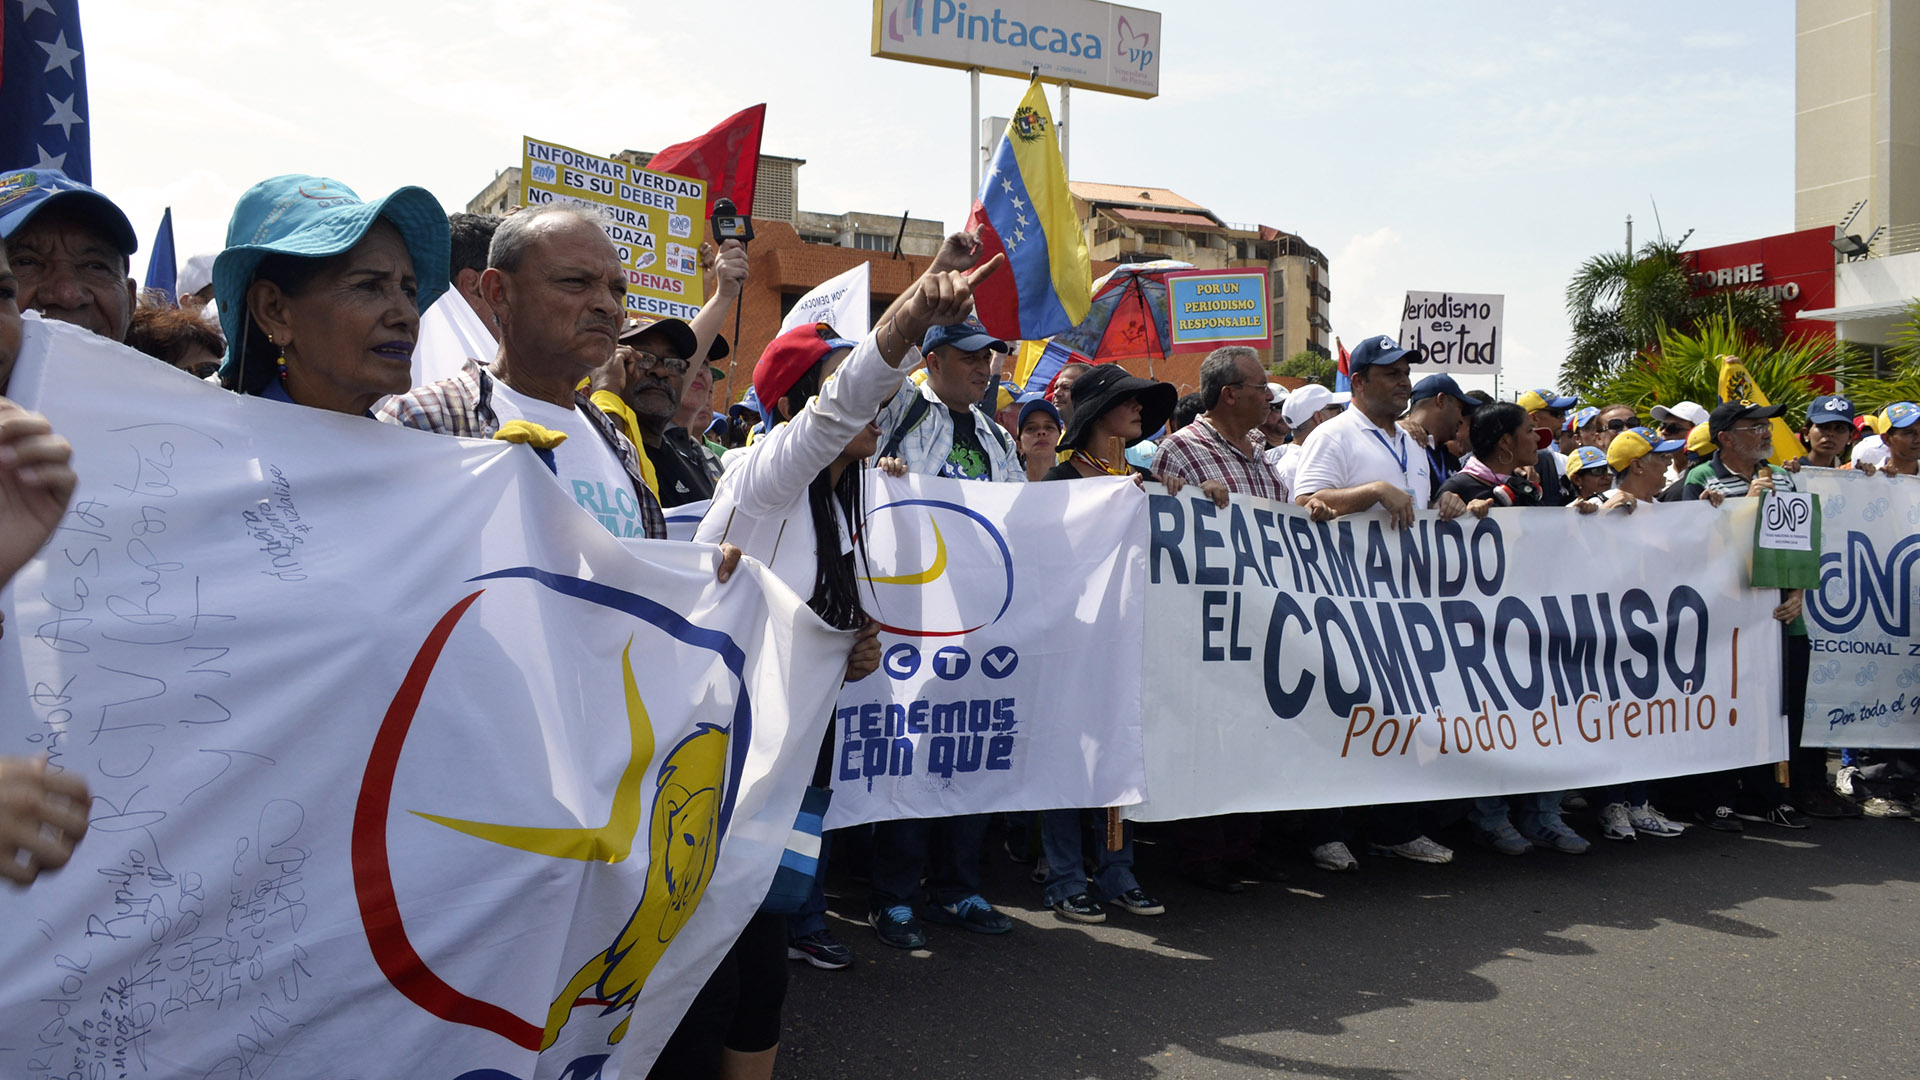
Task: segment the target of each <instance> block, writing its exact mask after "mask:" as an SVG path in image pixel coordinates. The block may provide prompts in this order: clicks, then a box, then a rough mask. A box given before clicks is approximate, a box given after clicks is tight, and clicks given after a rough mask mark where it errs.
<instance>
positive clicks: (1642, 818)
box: [1627, 803, 1687, 836]
mask: <svg viewBox="0 0 1920 1080" xmlns="http://www.w3.org/2000/svg"><path fill="white" fill-rule="evenodd" d="M1627 820H1628V821H1631V822H1632V823H1633V831H1634V832H1636V833H1640V834H1641V835H1644V836H1679V835H1680V834H1681V833H1683V832H1686V831H1687V827H1686V826H1685V825H1682V824H1680V823H1679V822H1677V821H1673V820H1670V819H1669V818H1668V817H1667V815H1665V814H1663V813H1661V812H1660V811H1658V810H1655V809H1654V808H1653V804H1652V803H1641V804H1640V805H1639V806H1630V807H1628V808H1627Z"/></svg>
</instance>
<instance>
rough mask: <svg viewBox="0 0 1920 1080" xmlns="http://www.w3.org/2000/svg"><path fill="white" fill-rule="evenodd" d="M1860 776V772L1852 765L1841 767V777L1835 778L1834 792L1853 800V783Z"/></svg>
mask: <svg viewBox="0 0 1920 1080" xmlns="http://www.w3.org/2000/svg"><path fill="white" fill-rule="evenodd" d="M1859 775H1860V770H1859V769H1857V768H1855V767H1854V766H1852V765H1842V766H1840V773H1839V775H1837V776H1835V777H1834V778H1833V790H1834V791H1836V792H1838V793H1839V794H1841V795H1845V796H1847V797H1848V798H1852V797H1853V796H1854V794H1855V792H1854V790H1853V781H1854V778H1855V777H1857V776H1859Z"/></svg>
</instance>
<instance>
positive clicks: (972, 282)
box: [967, 251, 1007, 289]
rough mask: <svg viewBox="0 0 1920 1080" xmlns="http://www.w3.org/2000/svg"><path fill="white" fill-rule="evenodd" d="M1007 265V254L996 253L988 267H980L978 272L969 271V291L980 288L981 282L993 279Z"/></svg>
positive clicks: (987, 263) (1002, 252) (988, 261)
mask: <svg viewBox="0 0 1920 1080" xmlns="http://www.w3.org/2000/svg"><path fill="white" fill-rule="evenodd" d="M1006 264H1007V253H1006V252H1004V251H999V252H995V253H994V256H993V258H991V259H988V260H987V262H986V265H984V266H982V267H980V268H979V269H978V270H971V271H968V273H967V287H968V288H969V289H972V288H977V287H979V285H980V283H981V282H983V281H985V280H987V279H988V278H990V277H992V276H993V275H994V273H995V272H996V271H998V270H999V269H1000V268H1001V267H1002V266H1005V265H1006Z"/></svg>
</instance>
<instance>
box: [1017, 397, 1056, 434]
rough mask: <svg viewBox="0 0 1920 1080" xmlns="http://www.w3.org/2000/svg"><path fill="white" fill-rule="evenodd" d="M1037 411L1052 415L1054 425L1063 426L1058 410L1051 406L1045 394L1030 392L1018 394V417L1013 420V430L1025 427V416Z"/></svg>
mask: <svg viewBox="0 0 1920 1080" xmlns="http://www.w3.org/2000/svg"><path fill="white" fill-rule="evenodd" d="M1037 412H1039V413H1046V414H1047V415H1048V416H1051V417H1053V426H1054V427H1064V426H1065V425H1064V424H1062V423H1060V410H1059V409H1056V408H1054V407H1053V402H1051V401H1048V400H1047V395H1045V394H1041V393H1032V394H1021V395H1020V419H1019V420H1017V421H1015V422H1014V425H1013V427H1014V430H1016V431H1018V430H1019V429H1020V428H1023V427H1026V426H1027V417H1029V416H1032V415H1033V414H1034V413H1037Z"/></svg>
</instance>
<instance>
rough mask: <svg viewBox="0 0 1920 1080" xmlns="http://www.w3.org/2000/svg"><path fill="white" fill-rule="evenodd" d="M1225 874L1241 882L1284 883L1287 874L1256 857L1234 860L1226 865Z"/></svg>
mask: <svg viewBox="0 0 1920 1080" xmlns="http://www.w3.org/2000/svg"><path fill="white" fill-rule="evenodd" d="M1226 868H1227V873H1229V874H1232V875H1233V876H1234V877H1237V878H1239V879H1240V880H1241V881H1285V880H1287V872H1286V871H1285V870H1282V869H1280V868H1279V867H1277V866H1275V865H1273V864H1272V863H1270V862H1268V861H1267V860H1265V859H1262V858H1260V857H1259V856H1258V855H1256V856H1254V857H1253V858H1251V859H1235V860H1233V861H1232V862H1229V863H1227V864H1226Z"/></svg>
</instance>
